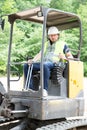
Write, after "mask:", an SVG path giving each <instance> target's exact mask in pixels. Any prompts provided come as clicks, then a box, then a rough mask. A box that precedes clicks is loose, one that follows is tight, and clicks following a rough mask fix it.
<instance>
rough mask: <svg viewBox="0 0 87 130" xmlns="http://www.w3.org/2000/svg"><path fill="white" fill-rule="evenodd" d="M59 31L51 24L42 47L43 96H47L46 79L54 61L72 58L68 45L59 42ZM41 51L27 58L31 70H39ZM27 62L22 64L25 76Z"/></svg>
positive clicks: (31, 87)
mask: <svg viewBox="0 0 87 130" xmlns="http://www.w3.org/2000/svg"><path fill="white" fill-rule="evenodd" d="M59 37H60V32H59V30H58V28H57V27H55V26H52V27H50V28H49V29H48V41H47V43H45V47H44V90H43V96H47V95H48V93H47V90H48V80H49V78H50V71H51V69H53V68H54V66H55V63H56V62H57V63H58V61H59V60H60V59H62V60H63V59H65V58H73V56H72V54H71V52H70V50H69V48H68V46H67V45H66V43H65V42H61V41H60V39H59ZM40 58H41V51H40V52H39V53H38V54H37V55H36V56H35V57H34V58H33V59H30V60H28V64H33V71H35V70H37V71H39V70H40V62H38V61H39V60H40ZM28 64H24V75H25V78H26V77H27V72H28ZM32 84H33V83H32V77H31V82H30V86H29V88H30V89H33V85H32Z"/></svg>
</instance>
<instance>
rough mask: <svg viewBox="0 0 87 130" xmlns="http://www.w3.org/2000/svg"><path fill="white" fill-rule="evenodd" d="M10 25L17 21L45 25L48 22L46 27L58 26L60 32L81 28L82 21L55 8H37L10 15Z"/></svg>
mask: <svg viewBox="0 0 87 130" xmlns="http://www.w3.org/2000/svg"><path fill="white" fill-rule="evenodd" d="M8 19H9V22H10V23H13V22H14V21H15V20H17V19H21V20H26V21H31V22H36V23H41V24H43V22H44V20H46V26H47V27H50V26H56V27H58V29H59V30H65V29H69V28H74V27H79V26H80V19H79V17H78V16H77V15H75V14H73V13H69V12H65V11H61V10H57V9H53V8H46V7H35V8H32V9H29V10H25V11H22V12H18V13H14V14H10V15H8Z"/></svg>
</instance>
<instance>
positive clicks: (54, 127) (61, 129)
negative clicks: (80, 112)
mask: <svg viewBox="0 0 87 130" xmlns="http://www.w3.org/2000/svg"><path fill="white" fill-rule="evenodd" d="M86 125H87V118H86V119H74V120H68V121H62V122H58V123H54V124H51V125H47V126H43V127H41V128H37V129H36V130H67V129H72V128H76V127H81V126H86Z"/></svg>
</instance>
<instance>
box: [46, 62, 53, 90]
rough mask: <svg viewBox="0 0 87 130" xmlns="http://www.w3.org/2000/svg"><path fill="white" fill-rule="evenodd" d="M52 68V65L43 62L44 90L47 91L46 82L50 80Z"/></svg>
mask: <svg viewBox="0 0 87 130" xmlns="http://www.w3.org/2000/svg"><path fill="white" fill-rule="evenodd" d="M53 68H54V63H52V62H45V63H44V89H46V90H48V81H49V78H50V72H51V69H53Z"/></svg>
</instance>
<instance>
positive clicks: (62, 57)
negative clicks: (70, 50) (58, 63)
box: [58, 53, 66, 60]
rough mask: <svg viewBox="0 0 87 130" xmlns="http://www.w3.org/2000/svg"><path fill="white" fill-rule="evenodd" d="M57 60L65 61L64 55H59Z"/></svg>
mask: <svg viewBox="0 0 87 130" xmlns="http://www.w3.org/2000/svg"><path fill="white" fill-rule="evenodd" d="M58 58H59V59H60V60H61V59H62V60H64V59H66V57H65V55H63V54H61V53H59V55H58Z"/></svg>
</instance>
